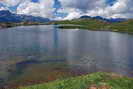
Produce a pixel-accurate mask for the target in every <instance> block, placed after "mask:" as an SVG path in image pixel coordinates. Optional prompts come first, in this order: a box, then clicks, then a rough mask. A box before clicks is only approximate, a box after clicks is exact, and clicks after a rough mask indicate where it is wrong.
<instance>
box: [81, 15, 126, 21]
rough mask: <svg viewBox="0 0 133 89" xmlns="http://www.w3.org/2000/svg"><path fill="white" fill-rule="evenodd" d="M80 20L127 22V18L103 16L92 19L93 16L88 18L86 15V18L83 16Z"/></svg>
mask: <svg viewBox="0 0 133 89" xmlns="http://www.w3.org/2000/svg"><path fill="white" fill-rule="evenodd" d="M80 19H98V20H103V21H107V22H122V21H125V20H127V19H125V18H110V19H108V18H103V17H101V16H95V17H91V16H87V15H84V16H81V17H80Z"/></svg>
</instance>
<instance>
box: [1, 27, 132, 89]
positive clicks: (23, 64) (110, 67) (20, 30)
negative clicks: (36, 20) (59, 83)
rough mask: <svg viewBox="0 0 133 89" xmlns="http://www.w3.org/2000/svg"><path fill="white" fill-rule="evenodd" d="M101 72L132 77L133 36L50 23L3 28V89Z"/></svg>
mask: <svg viewBox="0 0 133 89" xmlns="http://www.w3.org/2000/svg"><path fill="white" fill-rule="evenodd" d="M99 71H100V72H101V71H103V72H115V73H118V74H121V75H124V76H129V77H133V35H128V34H125V33H116V32H104V31H87V30H78V29H69V30H63V29H58V28H55V26H50V25H49V26H45V25H42V26H21V27H14V28H8V29H3V30H0V89H2V88H3V87H4V88H10V87H20V86H24V85H31V84H36V83H42V82H49V81H53V80H56V79H63V78H67V77H71V76H78V75H81V74H86V73H93V72H99Z"/></svg>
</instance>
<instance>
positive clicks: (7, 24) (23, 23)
mask: <svg viewBox="0 0 133 89" xmlns="http://www.w3.org/2000/svg"><path fill="white" fill-rule="evenodd" d="M45 24H46V23H39V22H20V23H14V22H7V23H0V28H10V27H16V26H29V25H45Z"/></svg>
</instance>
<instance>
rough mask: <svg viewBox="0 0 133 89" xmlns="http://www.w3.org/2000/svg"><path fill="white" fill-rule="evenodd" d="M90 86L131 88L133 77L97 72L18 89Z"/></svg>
mask: <svg viewBox="0 0 133 89" xmlns="http://www.w3.org/2000/svg"><path fill="white" fill-rule="evenodd" d="M92 86H95V87H97V89H133V79H131V78H127V77H122V76H118V75H115V74H111V73H102V72H98V73H94V74H90V75H83V76H80V77H75V78H69V79H66V80H56V81H54V82H50V83H44V84H39V85H33V86H28V87H22V88H19V89H91V88H90V87H92ZM102 87H105V88H102ZM92 89H93V88H92ZM94 89H95V88H94Z"/></svg>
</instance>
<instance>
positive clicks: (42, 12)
mask: <svg viewBox="0 0 133 89" xmlns="http://www.w3.org/2000/svg"><path fill="white" fill-rule="evenodd" d="M53 4H54V1H53V0H47V1H45V0H40V1H39V2H38V3H34V2H31V1H25V2H23V3H21V4H20V5H19V6H18V8H17V13H18V14H27V15H33V16H41V17H49V18H52V17H53V10H54V8H53Z"/></svg>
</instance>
